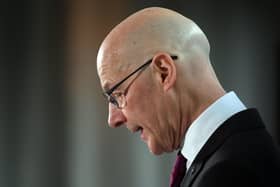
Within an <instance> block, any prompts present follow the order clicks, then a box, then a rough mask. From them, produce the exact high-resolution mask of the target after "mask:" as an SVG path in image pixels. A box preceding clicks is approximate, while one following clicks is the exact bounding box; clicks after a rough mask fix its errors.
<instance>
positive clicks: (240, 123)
mask: <svg viewBox="0 0 280 187" xmlns="http://www.w3.org/2000/svg"><path fill="white" fill-rule="evenodd" d="M256 128H264V125H263V122H262V120H261V118H260V116H259V114H258V112H257V110H256V109H248V110H244V111H241V112H239V113H237V114H235V115H233V116H232V117H230V118H229V119H227V120H226V121H225V122H224V123H223V124H222V125H221V126H220V127H219V128H218V129H217V130H216V131H215V132H214V133H213V134H212V135H211V137H210V138H209V139H208V140H207V142H206V144H205V145H204V146H203V147H202V149H201V150H200V152H199V153H198V155H197V156H196V158H195V160H194V161H193V163H192V165H191V166H190V168H189V169H188V171H187V172H186V175H185V177H184V179H183V181H182V186H184V187H187V186H190V185H191V184H192V182H193V181H194V179H195V178H196V176H197V175H198V174H199V172H200V171H201V170H202V168H203V165H204V163H205V162H206V161H207V160H208V158H209V157H210V156H211V155H212V154H213V153H214V152H215V151H216V150H217V149H218V148H219V147H220V146H221V145H222V143H223V142H224V141H225V140H226V139H227V138H228V137H229V136H231V135H232V134H235V133H237V132H241V131H247V130H250V129H256Z"/></svg>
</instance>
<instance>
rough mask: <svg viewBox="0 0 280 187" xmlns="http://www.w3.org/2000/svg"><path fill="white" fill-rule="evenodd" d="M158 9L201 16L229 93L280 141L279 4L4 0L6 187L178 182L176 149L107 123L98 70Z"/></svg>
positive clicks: (2, 181) (0, 181)
mask: <svg viewBox="0 0 280 187" xmlns="http://www.w3.org/2000/svg"><path fill="white" fill-rule="evenodd" d="M148 6H163V7H166V8H171V9H174V10H176V11H178V12H180V13H182V14H183V15H185V16H187V17H189V18H191V19H192V20H194V21H195V22H196V23H197V24H198V25H199V26H200V27H201V28H202V30H204V32H205V33H206V35H207V36H208V39H209V41H210V44H211V61H212V64H213V66H214V68H215V70H216V73H217V75H218V77H219V79H220V80H221V82H222V84H223V85H224V87H225V89H226V90H227V91H230V90H234V91H235V92H236V93H237V94H238V95H239V97H240V98H241V100H242V101H243V102H244V103H245V105H247V107H257V108H258V109H259V111H260V113H261V115H262V117H263V119H264V121H265V123H266V126H267V129H268V130H269V132H270V133H271V135H272V137H273V138H274V140H275V141H276V142H277V143H278V144H279V142H280V141H279V139H280V129H279V125H278V124H279V109H278V106H279V99H278V95H279V91H278V90H279V82H278V79H279V74H278V71H279V61H280V36H279V16H280V15H279V11H278V10H277V6H276V2H274V1H265V2H259V3H258V2H254V1H226V2H225V1H218V0H214V1H202V0H196V1H194V0H189V1H180V0H178V1H177V0H174V1H170V0H169V1H168V0H165V1H155V0H154V1H145V0H142V1H140V0H138V1H136V0H132V1H128V0H127V1H126V0H122V1H117V2H114V1H102V2H100V1H97V0H96V1H94V0H91V1H90V0H79V1H78V0H69V1H54V0H53V1H50V0H48V1H47V0H25V1H9V2H8V1H4V2H2V3H1V6H0V21H1V22H0V23H1V24H0V62H1V68H0V78H1V79H0V80H1V81H0V89H1V92H0V93H1V94H0V186H7V187H38V186H40V187H44V186H46V187H49V186H52V187H64V186H65V187H66V186H67V187H93V186H94V187H111V186H129V187H130V186H133V187H142V186H147V187H150V186H151V187H154V186H168V179H169V173H170V170H171V168H172V164H173V159H174V157H175V153H170V154H164V155H161V156H158V157H156V156H153V155H151V154H150V153H149V151H148V149H147V147H146V145H145V144H144V143H142V141H140V138H139V137H138V136H137V135H136V136H134V135H132V134H130V132H128V131H127V130H126V129H125V128H119V129H111V128H109V127H108V125H107V122H106V121H107V105H106V102H105V101H104V99H103V97H102V96H101V89H100V86H99V80H98V78H97V74H96V67H95V58H96V53H97V49H98V47H99V45H100V43H101V41H102V40H103V38H104V37H105V36H106V35H107V33H108V32H109V31H110V30H111V29H112V28H113V26H115V25H116V24H118V23H119V22H120V21H121V20H122V19H124V18H125V17H127V16H128V15H130V14H131V13H133V12H135V11H137V10H139V9H141V8H144V7H148Z"/></svg>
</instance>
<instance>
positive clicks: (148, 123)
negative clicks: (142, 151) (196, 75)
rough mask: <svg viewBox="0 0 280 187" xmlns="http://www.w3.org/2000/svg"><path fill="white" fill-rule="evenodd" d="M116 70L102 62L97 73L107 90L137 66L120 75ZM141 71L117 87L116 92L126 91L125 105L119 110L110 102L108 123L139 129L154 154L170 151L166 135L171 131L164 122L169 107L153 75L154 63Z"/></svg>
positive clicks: (132, 130) (131, 129)
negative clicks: (166, 109) (152, 67)
mask: <svg viewBox="0 0 280 187" xmlns="http://www.w3.org/2000/svg"><path fill="white" fill-rule="evenodd" d="M143 63H144V62H143ZM136 68H137V67H136ZM115 69H117V68H114V66H113V65H106V63H103V64H101V65H100V67H99V71H98V72H99V77H100V81H101V84H102V87H103V89H104V90H107V89H110V88H112V86H114V85H115V84H116V83H117V82H119V81H120V80H122V79H120V77H121V78H124V77H125V76H127V75H128V74H129V73H131V72H132V71H133V70H134V69H135V68H134V69H130V71H128V72H124V73H121V75H120V73H117V72H115V71H114V70H115ZM138 73H140V74H138ZM138 73H135V75H133V76H131V77H130V78H129V79H127V80H126V81H125V82H123V83H122V84H121V85H120V86H119V87H118V88H117V89H116V92H123V91H124V90H126V95H125V99H126V105H125V107H123V108H122V109H119V108H117V107H116V106H114V105H113V104H111V103H109V116H108V123H109V125H110V126H111V127H119V126H122V125H125V126H126V127H127V128H128V129H129V130H130V131H131V132H133V133H135V132H140V136H141V139H142V140H143V141H144V142H145V143H146V144H147V146H148V148H149V150H150V151H151V152H152V153H153V154H156V155H157V154H161V153H163V152H166V151H168V150H169V148H168V145H169V144H168V143H167V142H166V141H167V140H166V137H168V133H169V134H170V131H169V129H168V124H165V123H166V122H167V120H165V118H164V116H165V115H164V111H162V110H163V109H164V108H165V107H166V106H164V105H162V104H163V102H162V98H161V95H162V94H160V93H159V89H158V88H157V86H155V84H154V80H153V78H152V76H151V73H152V71H151V65H148V66H147V67H146V69H145V70H143V72H138ZM105 85H106V86H105ZM105 87H106V88H105Z"/></svg>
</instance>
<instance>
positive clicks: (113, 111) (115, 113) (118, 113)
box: [108, 104, 126, 128]
mask: <svg viewBox="0 0 280 187" xmlns="http://www.w3.org/2000/svg"><path fill="white" fill-rule="evenodd" d="M125 122H126V117H125V116H124V114H123V112H122V110H120V109H118V108H117V107H115V106H113V105H112V104H109V116H108V123H109V126H110V127H113V128H116V127H119V126H121V125H122V124H124V123H125Z"/></svg>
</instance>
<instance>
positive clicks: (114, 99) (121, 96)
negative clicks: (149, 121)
mask: <svg viewBox="0 0 280 187" xmlns="http://www.w3.org/2000/svg"><path fill="white" fill-rule="evenodd" d="M170 57H171V58H172V59H173V60H176V59H177V58H178V57H177V56H170ZM152 61H153V59H150V60H148V61H147V62H145V63H144V64H143V65H141V66H140V67H138V68H137V69H136V70H134V71H133V72H132V73H130V74H129V75H128V76H126V77H125V78H124V79H123V80H121V81H120V82H118V83H117V84H115V85H114V86H113V87H112V88H111V89H109V90H107V91H106V92H104V93H103V95H104V96H105V97H106V98H107V100H108V102H109V103H111V104H113V105H114V106H116V107H117V108H118V109H123V108H124V107H125V106H126V98H125V96H126V94H127V91H128V88H129V87H130V85H131V84H132V83H133V82H134V80H135V79H136V78H137V77H138V76H139V75H140V74H141V72H143V71H144V70H145V69H146V67H147V66H148V65H149V64H150V63H152ZM137 72H139V74H138V75H137V76H136V77H135V78H134V79H133V80H132V81H131V82H130V83H129V84H128V86H127V87H126V88H125V89H124V91H118V92H114V91H115V90H116V89H117V88H118V87H119V86H120V85H121V84H122V83H124V82H125V81H126V80H127V79H128V78H130V77H131V76H132V75H134V74H135V73H137Z"/></svg>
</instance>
